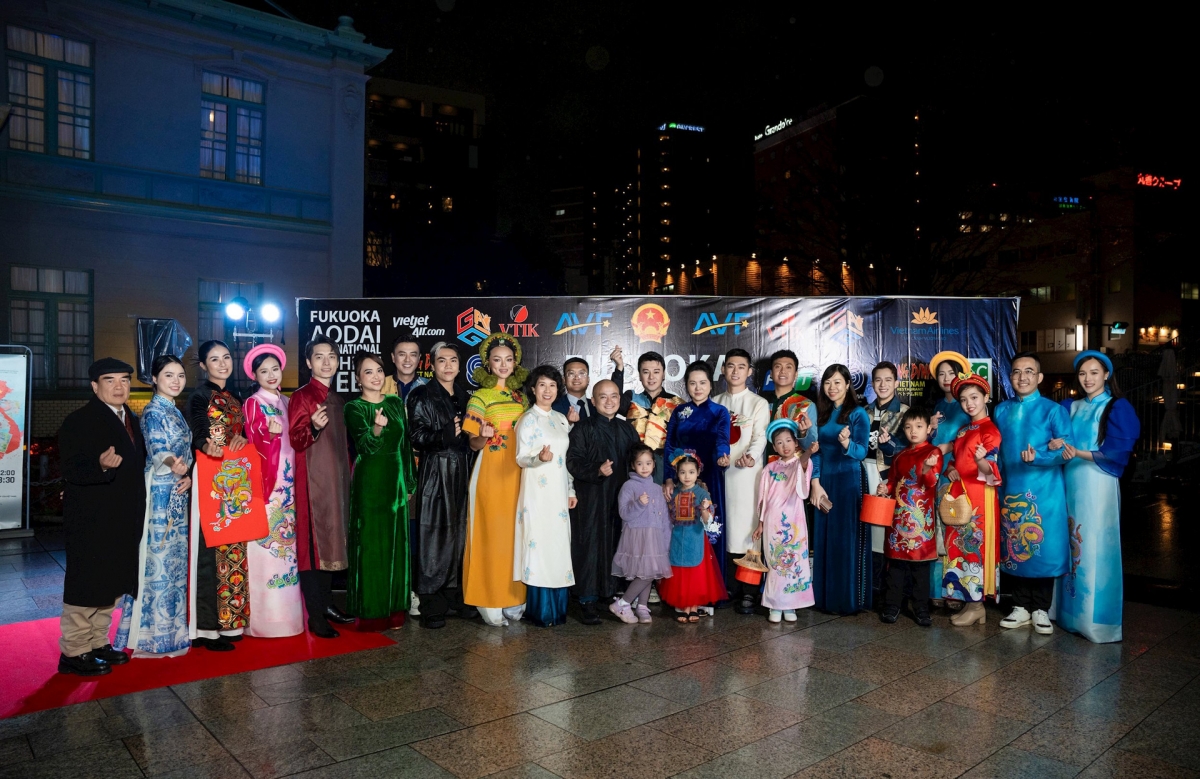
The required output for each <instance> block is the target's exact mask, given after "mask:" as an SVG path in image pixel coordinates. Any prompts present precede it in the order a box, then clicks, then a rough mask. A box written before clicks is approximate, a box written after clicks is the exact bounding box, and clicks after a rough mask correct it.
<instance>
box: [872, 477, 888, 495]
mask: <svg viewBox="0 0 1200 779" xmlns="http://www.w3.org/2000/svg"><path fill="white" fill-rule="evenodd" d="M875 494H876V495H877V496H879V497H881V498H886V497H888V486H887V482H885V481H881V482H879V486H878V487H876V488H875Z"/></svg>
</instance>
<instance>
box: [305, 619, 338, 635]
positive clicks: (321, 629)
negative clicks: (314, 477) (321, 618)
mask: <svg viewBox="0 0 1200 779" xmlns="http://www.w3.org/2000/svg"><path fill="white" fill-rule="evenodd" d="M308 632H309V633H312V634H313V635H314V636H316V637H317V638H337V637H338V636H340V635H341V633H339V632H337V631H336V630H334V629H333V628H332V627H330V626H329V623H325V624H324V625H314V624H313V623H312V620H309V622H308Z"/></svg>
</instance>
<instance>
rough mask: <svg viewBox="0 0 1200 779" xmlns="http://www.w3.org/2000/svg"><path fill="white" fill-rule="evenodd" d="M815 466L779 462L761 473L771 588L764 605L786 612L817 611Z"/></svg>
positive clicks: (761, 511)
mask: <svg viewBox="0 0 1200 779" xmlns="http://www.w3.org/2000/svg"><path fill="white" fill-rule="evenodd" d="M811 478H812V461H811V460H808V459H806V460H805V462H804V467H803V468H801V467H800V458H799V457H792V458H790V459H787V460H776V461H774V462H772V463H770V464H768V465H767V466H766V467H765V468H763V472H762V476H761V477H760V481H759V493H758V496H759V497H758V508H759V517H760V518H761V519H762V525H763V538H762V540H763V562H764V563H765V564H766V566H767V568H768V571H767V583H766V587H764V588H763V596H762V605H764V606H766V607H767V608H769V609H776V610H779V611H787V610H789V609H802V608H807V607H808V606H811V605H813V586H812V566H811V563H810V560H809V557H808V523H807V521H806V519H805V516H804V499H805V498H807V497H808V486H809V481H810V480H811Z"/></svg>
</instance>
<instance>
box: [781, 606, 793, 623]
mask: <svg viewBox="0 0 1200 779" xmlns="http://www.w3.org/2000/svg"><path fill="white" fill-rule="evenodd" d="M783 621H784V622H795V621H796V610H795V609H788V610H787V611H785V612H783Z"/></svg>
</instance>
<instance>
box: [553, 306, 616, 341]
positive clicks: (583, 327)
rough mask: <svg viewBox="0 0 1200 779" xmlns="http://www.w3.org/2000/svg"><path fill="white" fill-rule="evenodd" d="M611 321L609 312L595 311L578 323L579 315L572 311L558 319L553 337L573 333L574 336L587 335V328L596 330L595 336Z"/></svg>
mask: <svg viewBox="0 0 1200 779" xmlns="http://www.w3.org/2000/svg"><path fill="white" fill-rule="evenodd" d="M610 319H612V312H611V311H595V312H592V313H591V314H588V315H587V319H585V320H584V321H582V322H580V321H579V314H576V313H574V312H572V311H568V312H566V313H564V314H563V315H562V316H560V317H559V318H558V326H557V327H555V328H554V334H555V335H563V334H564V333H575V334H576V335H587V332H588V328H589V327H594V328H596V331H595V332H596V335H599V334H600V332H601V330H600V328H602V327H608V326H609V325H610V324H611V323H610V322H609V320H610Z"/></svg>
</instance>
